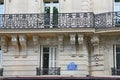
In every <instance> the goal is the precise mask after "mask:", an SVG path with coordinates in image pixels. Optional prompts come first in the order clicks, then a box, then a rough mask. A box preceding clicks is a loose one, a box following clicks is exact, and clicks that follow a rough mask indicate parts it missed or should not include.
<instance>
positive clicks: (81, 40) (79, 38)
mask: <svg viewBox="0 0 120 80" xmlns="http://www.w3.org/2000/svg"><path fill="white" fill-rule="evenodd" d="M83 41H84V35H83V34H78V43H79V45H82V44H83Z"/></svg>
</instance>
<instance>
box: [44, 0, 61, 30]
mask: <svg viewBox="0 0 120 80" xmlns="http://www.w3.org/2000/svg"><path fill="white" fill-rule="evenodd" d="M44 13H45V19H44V20H45V24H46V25H47V26H46V27H47V28H50V27H51V28H56V27H57V25H58V13H59V2H58V0H44ZM51 25H54V26H51Z"/></svg>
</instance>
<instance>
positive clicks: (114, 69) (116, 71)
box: [112, 68, 120, 75]
mask: <svg viewBox="0 0 120 80" xmlns="http://www.w3.org/2000/svg"><path fill="white" fill-rule="evenodd" d="M112 75H120V69H117V68H112Z"/></svg>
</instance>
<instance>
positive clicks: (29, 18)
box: [0, 12, 120, 29]
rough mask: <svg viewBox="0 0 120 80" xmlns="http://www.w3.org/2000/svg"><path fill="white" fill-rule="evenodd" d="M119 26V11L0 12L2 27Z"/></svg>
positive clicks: (0, 26)
mask: <svg viewBox="0 0 120 80" xmlns="http://www.w3.org/2000/svg"><path fill="white" fill-rule="evenodd" d="M74 27H78V28H81V27H87V28H91V27H93V28H109V27H120V12H108V13H101V14H94V13H92V12H81V13H59V14H0V28H2V29H7V28H8V29H27V28H28V29H29V28H31V29H38V28H74Z"/></svg>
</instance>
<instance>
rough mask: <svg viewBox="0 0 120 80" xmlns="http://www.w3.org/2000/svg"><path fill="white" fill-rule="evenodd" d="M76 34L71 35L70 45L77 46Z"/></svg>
mask: <svg viewBox="0 0 120 80" xmlns="http://www.w3.org/2000/svg"><path fill="white" fill-rule="evenodd" d="M75 36H76V34H70V43H71V44H75V42H76V39H75Z"/></svg>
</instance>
